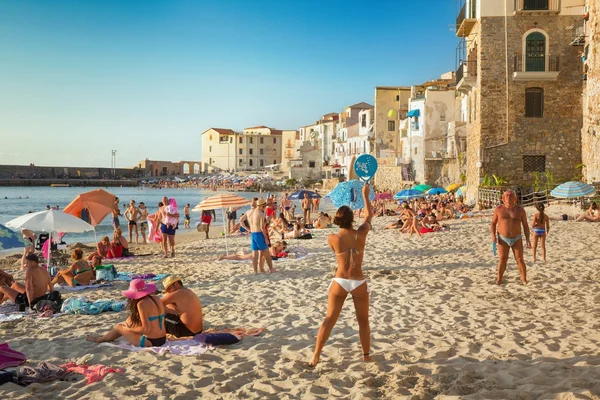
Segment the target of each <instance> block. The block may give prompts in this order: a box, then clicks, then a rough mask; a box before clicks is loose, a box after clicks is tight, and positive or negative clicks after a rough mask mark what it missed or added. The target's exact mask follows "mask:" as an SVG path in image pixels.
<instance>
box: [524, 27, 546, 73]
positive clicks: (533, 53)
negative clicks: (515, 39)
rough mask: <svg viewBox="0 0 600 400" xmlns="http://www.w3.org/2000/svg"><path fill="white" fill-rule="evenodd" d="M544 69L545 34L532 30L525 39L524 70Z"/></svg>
mask: <svg viewBox="0 0 600 400" xmlns="http://www.w3.org/2000/svg"><path fill="white" fill-rule="evenodd" d="M545 70H546V36H544V34H543V33H541V32H532V33H530V34H529V35H528V36H527V38H526V39H525V71H545Z"/></svg>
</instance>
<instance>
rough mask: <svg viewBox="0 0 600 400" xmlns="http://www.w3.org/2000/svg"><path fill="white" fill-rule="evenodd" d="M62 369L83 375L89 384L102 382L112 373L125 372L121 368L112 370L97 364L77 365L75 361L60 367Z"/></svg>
mask: <svg viewBox="0 0 600 400" xmlns="http://www.w3.org/2000/svg"><path fill="white" fill-rule="evenodd" d="M60 367H61V368H65V369H66V370H67V372H73V373H76V374H81V375H83V376H85V377H86V378H87V384H88V385H89V384H90V383H94V382H100V381H101V380H102V379H104V377H105V376H106V375H108V374H110V373H119V374H122V373H123V370H122V369H121V368H111V367H107V366H106V365H102V364H96V365H85V364H77V363H75V362H73V361H71V362H69V363H67V364H63V365H61V366H60Z"/></svg>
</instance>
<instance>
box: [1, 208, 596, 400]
mask: <svg viewBox="0 0 600 400" xmlns="http://www.w3.org/2000/svg"><path fill="white" fill-rule="evenodd" d="M562 212H563V211H562V210H561V209H560V208H559V207H556V206H555V207H551V208H550V209H549V213H550V215H555V216H556V215H559V214H562ZM529 213H530V220H531V210H529ZM392 220H393V218H377V219H375V222H374V228H375V230H374V232H372V233H371V234H370V235H369V238H368V248H367V250H366V254H365V259H364V270H365V273H366V275H367V276H368V279H369V284H370V286H371V289H372V297H371V308H370V310H371V316H370V320H371V329H372V350H371V352H372V355H373V360H374V361H373V362H372V363H363V362H362V361H361V349H360V346H359V341H358V330H357V329H358V327H357V323H356V320H355V317H354V309H353V306H352V302H351V301H350V300H348V301H347V302H346V304H345V305H344V309H343V311H342V314H341V316H340V319H339V320H338V323H337V325H336V327H335V328H334V330H333V332H332V336H331V338H330V339H329V341H328V343H327V344H326V346H325V349H324V353H323V356H322V358H321V363H320V364H319V365H318V366H317V367H316V368H315V369H309V368H307V367H306V361H307V360H309V359H310V357H311V354H312V351H313V348H314V344H315V337H316V334H317V330H318V328H319V324H320V323H321V321H322V319H323V317H324V313H325V310H326V304H327V286H328V285H329V281H330V278H331V276H332V269H333V267H334V265H335V264H334V257H333V255H332V253H331V250H330V249H328V248H327V245H326V236H327V234H329V233H331V232H333V230H324V231H315V232H314V234H315V239H313V240H306V241H290V244H292V245H300V246H305V247H306V248H308V250H309V252H310V253H311V256H309V257H307V258H305V259H302V260H294V261H286V262H283V263H278V264H277V267H278V268H279V269H280V272H279V273H276V274H263V275H258V276H255V275H254V274H252V271H251V265H250V264H242V263H227V262H219V263H217V262H215V261H214V260H215V259H216V257H217V256H218V255H219V254H221V252H222V248H223V240H222V239H210V240H203V239H201V237H202V236H203V234H192V235H188V236H186V237H185V238H183V239H181V238H180V240H182V241H183V243H181V244H180V245H179V246H178V252H177V256H176V258H174V259H168V260H163V259H161V258H159V257H158V256H150V257H140V258H134V259H132V260H130V261H119V262H118V263H117V268H118V269H120V270H127V271H135V272H140V273H142V272H154V273H174V274H177V275H181V276H183V278H184V282H185V284H186V285H187V286H189V287H191V288H192V289H193V290H194V291H195V292H196V293H197V294H198V295H199V296H200V298H201V301H202V304H203V307H204V313H205V327H206V328H216V329H220V328H227V327H230V328H233V327H238V326H239V327H264V328H266V331H265V332H264V333H263V334H262V335H261V336H259V337H246V338H244V340H243V341H242V342H240V343H239V344H236V345H232V346H224V347H219V348H216V349H214V350H211V351H209V352H207V353H206V354H204V355H201V356H194V357H191V356H174V355H155V354H151V353H129V352H126V351H122V350H120V349H113V348H107V347H99V346H97V345H95V344H92V343H89V342H86V341H85V340H84V337H85V335H86V334H87V333H95V332H102V331H105V330H106V329H108V328H109V327H111V326H113V325H114V324H115V323H117V322H120V321H122V320H124V319H125V317H126V312H122V313H104V314H100V315H99V316H71V315H67V316H62V317H59V318H56V319H54V320H50V321H48V320H20V321H14V322H10V323H5V324H1V325H0V336H1V337H2V338H3V339H4V340H2V341H8V343H9V344H10V346H11V347H12V348H14V349H16V350H20V351H23V352H24V353H25V354H26V355H27V357H28V362H27V364H26V365H36V364H37V363H38V362H39V361H49V362H53V363H64V362H67V361H69V360H76V359H79V358H80V357H83V356H85V355H87V354H90V355H93V358H92V360H91V361H90V363H92V364H94V363H102V364H105V365H109V366H112V367H121V368H123V369H124V370H125V373H124V374H123V375H119V374H110V375H108V376H107V377H106V378H105V379H104V380H103V381H101V382H99V383H94V384H91V385H86V382H85V380H84V379H83V378H82V377H79V378H78V380H76V381H75V382H54V383H48V384H35V385H31V386H29V387H27V388H22V387H19V386H16V385H13V384H5V385H3V386H0V398H11V399H28V398H40V399H46V398H48V399H50V398H52V399H54V398H74V399H79V398H85V399H104V398H119V399H123V398H155V399H166V398H169V399H171V398H173V399H186V398H199V397H200V396H202V398H215V399H240V398H260V399H271V398H272V399H299V398H302V399H328V398H350V399H363V398H368V399H402V398H407V399H433V398H440V399H459V398H460V399H598V398H600V355H599V352H598V349H599V341H600V319H599V317H600V308H599V307H598V304H599V302H600V284H599V278H600V272H599V267H600V262H599V261H598V251H599V249H600V247H599V246H598V242H597V238H598V233H599V231H600V224H592V223H574V222H554V221H553V223H552V230H551V233H550V236H549V238H548V262H547V263H546V264H544V263H542V262H540V261H538V262H537V263H535V264H532V262H531V256H530V253H527V258H526V260H527V266H528V273H529V281H530V283H529V285H528V286H522V285H521V284H520V281H519V276H518V272H517V269H516V265H515V262H514V260H510V261H509V267H508V270H507V273H506V275H505V284H504V285H503V286H496V285H495V283H494V281H495V277H496V263H497V258H496V257H494V256H493V255H492V252H491V245H490V236H489V222H490V218H489V217H486V218H480V219H471V220H460V221H451V222H449V223H448V224H449V225H450V230H449V231H448V232H444V233H435V234H428V235H425V236H424V237H423V238H421V239H419V238H417V237H414V236H413V237H412V238H408V237H407V236H404V235H399V234H398V233H396V232H394V231H384V230H383V229H382V228H383V226H384V225H385V224H387V223H390V222H391V221H392ZM229 243H230V245H231V248H233V249H234V250H237V249H241V248H246V247H247V244H248V239H247V238H233V239H231V240H230V242H229ZM144 250H145V251H146V250H148V251H147V252H150V250H152V251H154V252H155V253H158V248H157V247H156V246H153V247H146V248H145V249H144ZM17 275H18V276H20V275H19V274H17ZM126 286H127V285H126V284H125V283H117V284H116V285H115V286H113V287H110V288H103V289H102V290H97V291H87V292H84V294H85V296H87V297H88V298H90V299H98V298H114V299H117V298H120V292H121V290H124V289H125V288H126ZM159 286H160V285H159ZM161 288H162V287H161ZM71 295H74V294H67V296H71Z"/></svg>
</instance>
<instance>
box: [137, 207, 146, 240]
mask: <svg viewBox="0 0 600 400" xmlns="http://www.w3.org/2000/svg"><path fill="white" fill-rule="evenodd" d="M138 211H139V212H140V219H139V223H140V233H141V234H142V239H143V240H144V244H146V231H147V230H148V209H147V208H146V205H145V204H144V202H143V201H140V207H139V208H138Z"/></svg>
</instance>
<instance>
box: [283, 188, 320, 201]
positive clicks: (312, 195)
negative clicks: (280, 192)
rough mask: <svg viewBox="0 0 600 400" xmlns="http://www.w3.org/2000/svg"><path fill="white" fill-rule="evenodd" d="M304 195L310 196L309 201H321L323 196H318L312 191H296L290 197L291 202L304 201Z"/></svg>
mask: <svg viewBox="0 0 600 400" xmlns="http://www.w3.org/2000/svg"><path fill="white" fill-rule="evenodd" d="M304 193H306V194H308V198H309V199H320V198H321V195H320V194H317V193H315V192H313V191H311V190H296V191H295V192H294V193H292V194H290V195H289V196H288V199H289V200H302V199H303V198H304Z"/></svg>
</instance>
